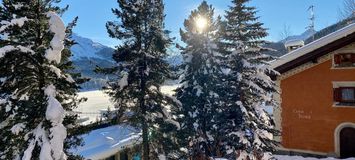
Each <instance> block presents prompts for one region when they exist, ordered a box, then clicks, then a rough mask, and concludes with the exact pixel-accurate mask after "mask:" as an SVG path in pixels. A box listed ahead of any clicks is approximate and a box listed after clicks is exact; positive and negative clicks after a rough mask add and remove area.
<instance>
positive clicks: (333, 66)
mask: <svg viewBox="0 0 355 160" xmlns="http://www.w3.org/2000/svg"><path fill="white" fill-rule="evenodd" d="M347 53H350V54H355V52H350V51H347V52H339V53H334V54H332V68H331V69H355V65H354V66H350V67H340V66H335V55H338V54H347Z"/></svg>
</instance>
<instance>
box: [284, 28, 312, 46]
mask: <svg viewBox="0 0 355 160" xmlns="http://www.w3.org/2000/svg"><path fill="white" fill-rule="evenodd" d="M316 32H317V31H315V30H314V29H307V30H306V31H305V32H303V33H302V34H300V35H293V36H289V37H287V38H285V39H283V40H281V41H279V42H282V43H285V42H287V41H288V40H294V39H297V40H303V41H305V40H306V39H308V38H310V37H312V36H313V35H314V34H315V33H316Z"/></svg>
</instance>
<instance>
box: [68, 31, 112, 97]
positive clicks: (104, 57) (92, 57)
mask: <svg viewBox="0 0 355 160" xmlns="http://www.w3.org/2000/svg"><path fill="white" fill-rule="evenodd" d="M72 39H73V40H74V41H75V42H76V43H77V44H75V45H73V46H72V47H71V48H70V50H71V51H72V53H73V57H72V61H73V63H74V66H75V70H76V71H77V72H80V73H81V74H82V76H83V77H86V78H90V81H89V82H87V83H85V84H83V85H82V86H81V87H82V90H85V91H87V90H97V89H101V88H102V86H103V85H105V84H106V82H107V79H109V78H112V77H108V76H105V75H102V74H96V73H94V69H95V67H96V66H101V67H111V66H113V65H114V62H113V59H112V54H113V53H114V51H115V50H114V49H113V48H110V47H107V46H105V45H102V44H100V43H97V42H94V41H92V40H91V39H89V38H84V37H81V36H79V35H77V34H73V36H72Z"/></svg>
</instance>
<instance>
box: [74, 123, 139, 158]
mask: <svg viewBox="0 0 355 160" xmlns="http://www.w3.org/2000/svg"><path fill="white" fill-rule="evenodd" d="M81 137H82V138H83V140H84V146H81V147H78V148H76V149H72V152H73V153H75V154H78V155H82V156H83V157H84V158H85V159H92V160H96V159H105V158H108V157H110V156H112V155H115V154H116V153H117V152H119V151H121V150H123V149H125V148H127V147H131V146H133V145H136V144H138V143H140V141H141V139H140V133H139V131H138V130H137V129H135V128H133V127H131V126H127V125H115V126H110V127H106V128H101V129H97V130H93V131H91V132H90V133H88V134H85V135H82V136H81Z"/></svg>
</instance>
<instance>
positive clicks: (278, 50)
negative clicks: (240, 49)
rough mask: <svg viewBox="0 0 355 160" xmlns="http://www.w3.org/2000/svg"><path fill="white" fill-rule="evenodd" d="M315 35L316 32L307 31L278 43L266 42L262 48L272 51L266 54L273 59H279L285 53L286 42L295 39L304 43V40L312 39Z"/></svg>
mask: <svg viewBox="0 0 355 160" xmlns="http://www.w3.org/2000/svg"><path fill="white" fill-rule="evenodd" d="M316 33H317V31H315V30H313V29H308V30H306V31H305V32H303V33H302V34H300V35H293V36H289V37H287V38H285V39H283V40H280V41H278V42H268V43H267V44H266V45H264V47H265V48H270V49H273V50H272V51H267V52H266V54H268V55H272V56H275V57H280V56H282V55H284V54H286V53H287V50H286V48H285V45H284V44H285V42H287V41H288V40H295V39H298V40H303V41H306V40H308V39H310V38H312V37H313V35H315V34H316Z"/></svg>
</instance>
